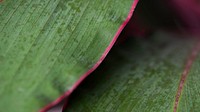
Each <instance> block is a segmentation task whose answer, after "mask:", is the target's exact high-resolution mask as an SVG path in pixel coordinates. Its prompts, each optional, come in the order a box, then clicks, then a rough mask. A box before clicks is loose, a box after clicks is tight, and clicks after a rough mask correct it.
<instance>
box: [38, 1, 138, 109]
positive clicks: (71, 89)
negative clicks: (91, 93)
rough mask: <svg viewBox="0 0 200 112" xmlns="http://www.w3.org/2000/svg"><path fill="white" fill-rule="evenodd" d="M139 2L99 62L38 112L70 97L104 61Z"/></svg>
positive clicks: (134, 3)
mask: <svg viewBox="0 0 200 112" xmlns="http://www.w3.org/2000/svg"><path fill="white" fill-rule="evenodd" d="M138 2H139V0H134V2H133V4H132V6H131V9H130V11H129V14H128V17H127V18H126V20H125V21H124V22H123V23H122V25H121V26H120V27H119V29H118V31H117V32H116V34H115V36H114V37H113V39H112V41H111V42H110V44H109V46H108V47H107V48H106V50H105V51H104V53H103V55H102V56H101V57H100V59H99V61H97V63H96V64H95V65H94V66H93V67H92V68H91V69H89V70H88V71H87V72H86V73H85V74H83V75H82V76H81V77H80V78H79V79H78V80H77V81H76V82H75V84H74V85H73V86H72V87H71V88H70V89H69V90H67V91H66V92H65V93H64V94H63V95H62V96H60V97H59V98H57V99H56V100H55V101H53V102H51V103H50V104H48V105H46V106H45V107H43V108H42V109H40V110H39V112H47V111H48V110H49V109H51V108H52V107H53V106H55V105H57V104H59V103H60V102H61V101H62V100H63V99H65V98H67V97H68V96H70V95H71V94H72V92H73V91H74V90H75V89H76V88H77V87H78V86H79V85H80V84H81V82H83V80H84V79H85V78H86V77H87V76H89V75H90V74H91V73H92V72H93V71H94V70H95V69H97V67H98V66H99V65H100V64H101V63H102V61H103V60H104V59H105V57H106V56H107V54H108V53H109V51H110V50H111V48H112V47H113V45H114V44H115V42H116V40H117V38H118V37H119V35H120V33H121V32H122V30H123V29H124V28H125V26H126V25H127V24H128V22H129V21H130V19H131V17H132V15H133V12H134V10H135V8H136V5H137V3H138Z"/></svg>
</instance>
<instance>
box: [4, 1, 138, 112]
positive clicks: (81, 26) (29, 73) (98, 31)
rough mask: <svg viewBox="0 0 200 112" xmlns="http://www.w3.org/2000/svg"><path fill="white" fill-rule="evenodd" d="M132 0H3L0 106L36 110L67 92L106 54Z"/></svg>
mask: <svg viewBox="0 0 200 112" xmlns="http://www.w3.org/2000/svg"><path fill="white" fill-rule="evenodd" d="M136 1H137V0H136ZM132 2H133V0H125V1H124V0H105V1H102V0H4V1H1V2H0V99H1V100H0V111H1V112H35V111H38V110H39V109H40V108H41V107H42V106H44V105H46V104H48V103H50V102H52V101H53V100H55V99H56V98H57V97H58V96H60V95H61V94H63V92H65V91H67V90H69V89H70V91H69V93H70V92H71V91H72V90H73V89H74V88H73V87H72V85H73V84H74V83H75V82H76V81H77V80H78V79H79V78H80V77H81V75H82V74H84V73H86V72H87V71H88V70H89V69H90V68H92V67H93V66H94V65H95V63H97V61H98V60H99V59H100V57H101V59H100V61H98V63H97V64H96V67H97V66H98V64H99V63H100V62H101V61H102V60H103V59H104V57H105V56H106V54H107V52H108V51H109V49H110V48H111V47H112V45H113V43H114V41H115V40H116V38H117V36H118V35H119V33H120V31H121V30H122V29H123V27H124V26H125V24H126V23H127V22H128V20H129V19H130V16H131V13H132V12H131V13H130V15H129V17H128V19H126V17H127V15H128V12H129V10H130V8H131V4H132ZM133 8H134V6H133ZM132 11H133V10H132ZM125 19H126V21H125ZM124 21H125V23H124V24H123V25H122V26H121V27H120V29H119V30H118V28H119V26H120V25H121V24H122V23H123V22H124ZM117 31H118V32H117ZM116 32H117V34H116V35H115V33H116ZM114 36H115V38H113V37H114ZM110 43H111V44H110ZM108 46H109V47H108ZM107 47H108V48H107ZM106 48H107V49H106ZM105 50H106V51H105ZM104 51H105V52H104ZM103 53H104V54H103ZM102 54H103V55H102ZM93 69H95V68H93ZM91 71H92V70H90V71H89V72H91ZM89 72H88V73H89ZM82 79H83V78H82ZM54 103H55V102H54Z"/></svg>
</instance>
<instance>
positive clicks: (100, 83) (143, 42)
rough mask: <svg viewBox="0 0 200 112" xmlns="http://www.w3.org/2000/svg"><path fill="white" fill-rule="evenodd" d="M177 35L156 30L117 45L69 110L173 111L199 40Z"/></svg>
mask: <svg viewBox="0 0 200 112" xmlns="http://www.w3.org/2000/svg"><path fill="white" fill-rule="evenodd" d="M174 37H176V36H175V35H173V34H167V33H163V32H162V33H156V34H155V35H153V36H152V37H151V38H148V39H133V38H132V39H129V40H127V41H126V42H125V43H124V45H121V46H117V47H115V48H114V49H113V50H112V51H111V52H110V54H109V55H108V57H107V58H106V60H105V61H104V63H103V64H102V66H100V68H98V69H97V70H96V71H95V72H94V73H93V74H92V75H91V76H89V77H88V78H87V79H86V80H85V82H84V83H83V84H82V85H81V86H80V87H79V88H78V89H77V91H75V93H74V94H73V96H72V98H71V99H70V100H69V101H70V102H69V104H68V105H67V107H66V110H65V111H66V112H82V111H84V112H93V111H94V112H166V111H173V107H174V102H175V97H176V92H177V88H178V86H179V81H180V78H181V74H182V72H183V70H184V66H185V61H186V60H187V58H188V55H189V54H190V52H191V49H192V47H193V46H194V43H195V42H194V41H193V40H190V39H186V38H174ZM183 37H184V36H183ZM196 76H197V74H196ZM196 80H198V79H196ZM194 88H198V87H197V86H194ZM196 90H197V89H196ZM194 91H195V90H194ZM196 92H197V91H196ZM194 97H195V96H194ZM194 101H197V100H194ZM196 106H197V105H196ZM180 108H181V107H180ZM183 110H184V109H183Z"/></svg>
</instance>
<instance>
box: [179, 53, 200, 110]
mask: <svg viewBox="0 0 200 112" xmlns="http://www.w3.org/2000/svg"><path fill="white" fill-rule="evenodd" d="M199 68H200V56H198V57H197V59H196V61H195V62H193V66H192V67H191V68H190V72H189V73H188V76H187V77H186V78H187V80H185V85H184V88H183V90H182V93H181V96H180V101H179V105H178V109H177V110H178V111H179V112H198V111H199V110H200V107H199V105H200V94H199V93H200V90H199V88H200V84H199V80H200V76H199V73H200V69H199Z"/></svg>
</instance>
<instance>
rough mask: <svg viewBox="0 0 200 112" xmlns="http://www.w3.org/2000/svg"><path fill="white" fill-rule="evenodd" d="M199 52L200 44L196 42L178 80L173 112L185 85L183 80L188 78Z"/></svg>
mask: <svg viewBox="0 0 200 112" xmlns="http://www.w3.org/2000/svg"><path fill="white" fill-rule="evenodd" d="M199 50H200V42H198V43H197V45H196V46H195V47H194V49H193V50H192V54H191V55H190V57H189V59H188V60H187V63H186V65H185V69H184V71H183V73H182V76H181V80H180V83H179V87H178V90H177V93H176V97H175V104H174V112H176V111H177V108H178V104H179V100H180V96H181V93H182V91H183V87H184V84H185V80H186V78H187V76H188V73H189V71H190V68H191V66H192V63H193V62H194V60H195V59H196V57H197V55H198V53H199Z"/></svg>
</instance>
